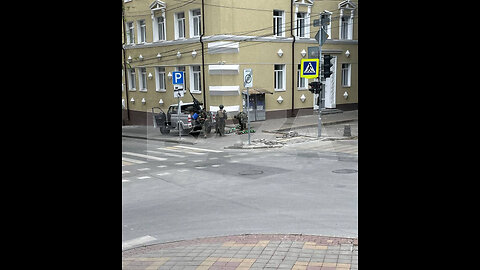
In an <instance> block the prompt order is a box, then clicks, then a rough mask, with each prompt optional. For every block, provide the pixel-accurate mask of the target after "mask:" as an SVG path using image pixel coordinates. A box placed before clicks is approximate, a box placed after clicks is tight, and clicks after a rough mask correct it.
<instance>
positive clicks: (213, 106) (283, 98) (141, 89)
mask: <svg viewBox="0 0 480 270" xmlns="http://www.w3.org/2000/svg"><path fill="white" fill-rule="evenodd" d="M123 13H124V15H123V16H122V25H123V27H122V34H123V36H122V42H123V52H122V108H123V116H122V117H123V119H122V120H123V123H124V124H152V119H153V118H152V116H151V109H152V107H160V108H162V110H164V111H166V110H167V109H168V107H169V106H170V105H171V104H177V102H178V99H177V98H175V97H174V92H173V83H172V72H174V71H183V72H184V74H185V82H184V88H185V89H186V90H187V91H190V92H191V93H192V94H193V95H194V96H195V97H196V99H198V100H199V101H201V102H203V103H204V104H205V105H206V108H207V109H208V110H211V111H216V110H217V109H218V106H219V105H220V104H223V105H224V106H225V109H226V110H227V112H228V113H229V118H231V117H232V115H233V114H236V113H237V112H238V111H241V110H243V108H244V106H245V103H246V101H245V99H246V95H245V94H246V89H244V86H243V85H244V82H243V77H244V76H243V73H244V69H252V72H253V87H252V88H251V89H250V92H249V94H250V104H251V106H250V118H251V120H252V121H261V120H265V119H270V118H279V117H291V116H295V115H298V113H302V114H311V113H313V109H317V108H318V107H317V106H316V95H315V94H312V93H311V92H310V91H308V87H309V86H308V83H309V82H311V79H304V78H301V77H300V63H301V60H302V59H307V58H309V57H310V58H318V57H315V51H316V50H318V42H317V40H316V39H315V35H316V34H317V32H318V31H319V26H315V25H314V19H319V15H320V13H325V14H327V15H328V16H329V19H330V24H329V25H328V26H327V27H326V28H325V30H326V31H327V33H328V40H327V41H326V42H325V43H324V44H323V46H322V56H323V55H325V54H328V55H330V56H332V58H333V60H332V62H333V65H334V70H333V74H332V75H331V77H330V78H328V79H327V80H326V81H325V82H324V83H325V90H324V91H323V95H324V96H323V97H322V100H323V104H324V106H323V107H325V108H337V109H342V110H349V109H357V108H358V75H357V74H358V1H355V2H353V1H313V0H262V1H256V0H244V1H235V0H203V1H202V0H164V1H160V0H124V3H123ZM191 101H192V97H191V96H190V94H188V93H186V94H185V96H184V97H183V98H181V102H191Z"/></svg>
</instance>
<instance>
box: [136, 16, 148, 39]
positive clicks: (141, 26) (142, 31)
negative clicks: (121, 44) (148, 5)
mask: <svg viewBox="0 0 480 270" xmlns="http://www.w3.org/2000/svg"><path fill="white" fill-rule="evenodd" d="M137 24H138V43H145V42H147V32H146V28H145V20H139V21H137Z"/></svg>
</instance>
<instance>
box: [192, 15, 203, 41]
mask: <svg viewBox="0 0 480 270" xmlns="http://www.w3.org/2000/svg"><path fill="white" fill-rule="evenodd" d="M195 11H199V12H200V15H194V14H193V12H195ZM195 20H197V22H198V23H195ZM189 22H190V37H191V38H193V37H199V36H201V35H202V12H201V10H200V9H199V8H197V9H192V10H190V14H189ZM195 30H197V31H198V35H195Z"/></svg>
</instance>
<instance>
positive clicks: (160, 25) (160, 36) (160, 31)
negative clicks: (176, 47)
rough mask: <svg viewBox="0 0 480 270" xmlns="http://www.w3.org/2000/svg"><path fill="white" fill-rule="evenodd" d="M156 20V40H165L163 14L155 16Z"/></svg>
mask: <svg viewBox="0 0 480 270" xmlns="http://www.w3.org/2000/svg"><path fill="white" fill-rule="evenodd" d="M155 22H156V35H155V38H156V41H158V40H165V39H166V35H165V18H164V17H163V16H159V17H155Z"/></svg>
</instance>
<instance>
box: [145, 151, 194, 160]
mask: <svg viewBox="0 0 480 270" xmlns="http://www.w3.org/2000/svg"><path fill="white" fill-rule="evenodd" d="M147 152H148V153H154V154H161V155H165V156H169V157H179V158H184V157H185V156H183V155H177V154H172V153H165V152H158V151H153V150H147Z"/></svg>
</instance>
